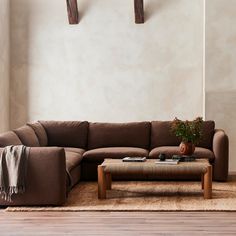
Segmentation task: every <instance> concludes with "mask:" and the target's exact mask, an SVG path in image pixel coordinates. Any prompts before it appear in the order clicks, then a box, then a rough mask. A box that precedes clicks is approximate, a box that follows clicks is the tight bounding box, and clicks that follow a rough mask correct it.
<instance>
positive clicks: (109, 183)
mask: <svg viewBox="0 0 236 236" xmlns="http://www.w3.org/2000/svg"><path fill="white" fill-rule="evenodd" d="M111 184H112V179H111V173H109V172H107V173H106V187H107V189H108V190H111Z"/></svg>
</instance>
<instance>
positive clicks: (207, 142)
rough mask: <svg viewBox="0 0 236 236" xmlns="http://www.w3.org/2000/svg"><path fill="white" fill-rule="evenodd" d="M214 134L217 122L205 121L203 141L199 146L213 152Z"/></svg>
mask: <svg viewBox="0 0 236 236" xmlns="http://www.w3.org/2000/svg"><path fill="white" fill-rule="evenodd" d="M214 133H215V122H214V121H213V120H208V121H204V122H203V132H202V139H201V141H200V143H199V144H198V145H197V146H199V147H203V148H208V149H211V150H212V143H213V136H214Z"/></svg>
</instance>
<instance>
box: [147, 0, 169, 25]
mask: <svg viewBox="0 0 236 236" xmlns="http://www.w3.org/2000/svg"><path fill="white" fill-rule="evenodd" d="M171 3H173V0H159V1H157V0H147V1H144V17H145V21H148V20H149V19H150V18H151V17H152V16H153V15H155V14H158V12H159V11H161V10H162V8H164V7H168V5H169V4H171Z"/></svg>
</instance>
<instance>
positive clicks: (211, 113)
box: [206, 91, 236, 171]
mask: <svg viewBox="0 0 236 236" xmlns="http://www.w3.org/2000/svg"><path fill="white" fill-rule="evenodd" d="M235 107H236V91H230V92H227V91H226V92H207V93H206V118H207V119H212V120H215V122H216V128H222V129H224V130H225V131H226V133H227V135H228V136H229V149H230V152H229V158H230V167H235V166H236V159H235V158H234V155H235V153H236V146H235V143H236V123H235V120H236V112H235V109H234V108H235ZM233 171H235V169H234V170H233Z"/></svg>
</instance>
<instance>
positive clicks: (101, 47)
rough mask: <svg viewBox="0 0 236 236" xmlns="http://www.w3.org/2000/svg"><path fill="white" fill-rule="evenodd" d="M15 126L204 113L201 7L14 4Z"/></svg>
mask: <svg viewBox="0 0 236 236" xmlns="http://www.w3.org/2000/svg"><path fill="white" fill-rule="evenodd" d="M11 3H12V7H11V20H12V24H11V34H12V40H11V43H12V50H11V51H12V53H11V56H12V70H11V82H12V83H11V126H12V127H17V126H20V125H22V124H23V123H25V122H26V121H27V120H36V119H63V120H64V119H79V120H90V121H117V122H119V121H133V120H152V119H173V118H174V116H178V117H180V118H193V117H195V116H198V115H202V109H203V108H202V103H203V100H202V99H203V93H202V57H203V45H202V41H203V39H202V38H203V33H202V32H203V27H202V26H203V17H202V15H203V1H202V0H191V1H189V0H158V1H156V0H148V1H145V10H146V19H147V20H146V22H145V24H143V25H135V24H134V16H133V1H127V0H119V1H117V0H102V1H98V0H90V1H88V0H80V1H78V3H79V10H80V14H81V22H80V23H79V24H78V25H74V26H70V25H68V22H67V14H66V6H65V1H58V0H50V1H48V0H34V1H32V0H21V1H19V0H12V1H11Z"/></svg>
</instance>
